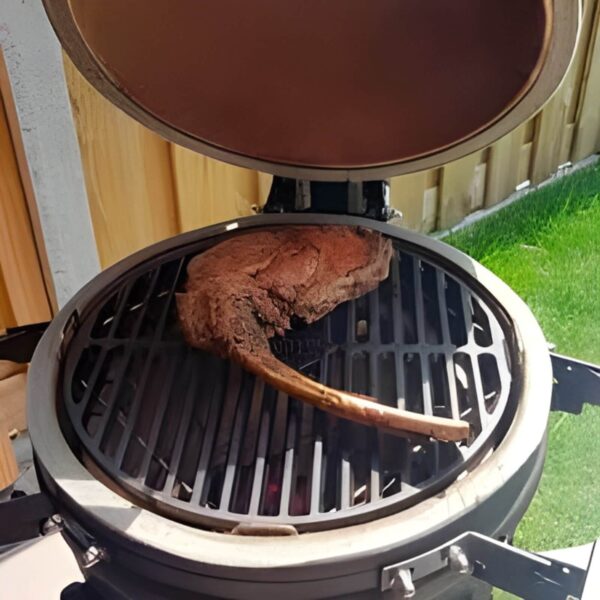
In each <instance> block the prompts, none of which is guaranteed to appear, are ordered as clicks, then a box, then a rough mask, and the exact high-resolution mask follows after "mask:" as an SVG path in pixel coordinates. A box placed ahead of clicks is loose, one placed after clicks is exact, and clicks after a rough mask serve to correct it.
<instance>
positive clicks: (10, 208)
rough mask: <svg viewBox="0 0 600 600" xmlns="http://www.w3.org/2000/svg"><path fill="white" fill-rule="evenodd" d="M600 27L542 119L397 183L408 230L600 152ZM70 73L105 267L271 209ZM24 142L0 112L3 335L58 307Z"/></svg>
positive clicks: (592, 6)
mask: <svg viewBox="0 0 600 600" xmlns="http://www.w3.org/2000/svg"><path fill="white" fill-rule="evenodd" d="M599 24H600V0H589V1H587V2H585V6H584V16H583V25H582V30H581V36H580V40H579V46H578V50H577V53H576V56H575V58H574V61H573V64H572V66H571V68H570V70H569V72H568V74H567V76H566V78H565V80H564V82H563V84H562V85H561V87H560V89H559V90H558V91H557V93H556V94H555V95H554V97H553V98H552V99H551V100H550V102H549V103H548V104H547V105H546V106H545V107H544V109H543V111H541V112H540V113H539V114H538V115H537V116H535V117H534V118H532V119H531V120H530V121H528V122H527V123H524V124H523V125H521V126H520V127H519V128H517V129H516V130H515V131H513V132H512V133H510V134H509V135H507V136H505V137H504V138H502V139H501V140H499V141H498V142H496V143H495V144H493V145H492V146H491V147H489V148H486V149H484V150H482V151H479V152H476V153H474V154H472V155H470V156H467V157H464V158H462V159H460V160H458V161H455V162H452V163H449V164H446V165H444V166H443V167H440V168H437V169H432V170H429V171H423V172H419V173H415V174H411V175H405V176H402V177H397V178H395V179H393V180H392V186H391V200H392V204H393V205H394V206H395V207H396V208H399V209H400V210H401V211H402V212H403V214H404V223H405V225H406V226H407V227H409V228H412V229H416V230H419V231H423V232H429V231H432V230H434V229H444V228H448V227H450V226H452V225H454V224H455V223H457V222H458V221H460V220H461V219H462V218H463V217H465V216H466V215H467V214H469V213H471V212H473V211H475V210H478V209H480V208H482V207H487V206H492V205H493V204H495V203H497V202H499V201H500V200H502V199H504V198H506V197H507V196H508V195H510V194H511V193H512V192H513V191H514V189H515V187H516V186H517V185H518V184H519V183H521V182H523V181H525V180H530V181H531V182H532V183H533V184H535V183H537V182H540V181H542V180H544V179H545V178H547V177H548V176H549V175H550V174H551V173H552V172H554V171H555V170H556V168H557V167H558V166H559V165H561V164H563V163H565V162H567V161H573V162H575V161H577V160H580V159H582V158H585V157H586V156H589V155H590V154H593V153H594V152H597V151H598V150H600V33H599ZM65 69H66V76H67V82H68V86H69V91H70V95H71V102H72V107H73V115H74V118H75V123H76V127H77V133H78V138H79V142H80V147H81V154H82V160H83V165H84V171H85V176H86V184H87V190H88V197H89V203H90V209H91V214H92V220H93V225H94V230H95V235H96V241H97V245H98V250H99V255H100V260H101V263H102V265H103V266H108V265H110V264H112V263H114V262H115V261H117V260H119V259H120V258H122V257H123V256H126V255H127V254H130V253H131V252H133V251H135V250H137V249H139V248H141V247H143V246H147V245H148V244H151V243H153V242H155V241H157V240H160V239H163V238H165V237H168V236H172V235H175V234H177V233H178V232H181V231H186V230H190V229H194V228H197V227H202V226H206V225H209V224H212V223H215V222H218V221H223V220H226V219H230V218H235V217H239V216H244V215H251V214H253V213H254V212H255V211H256V210H257V209H258V208H259V207H260V205H261V204H262V203H263V202H264V200H265V198H266V194H267V192H268V189H269V185H270V177H269V176H267V175H264V174H259V173H256V172H254V171H249V170H246V169H241V168H237V167H233V166H230V165H226V164H223V163H220V162H217V161H215V160H212V159H209V158H206V157H204V156H200V155H197V154H194V153H193V152H191V151H189V150H186V149H184V148H181V147H178V146H176V145H174V144H171V143H169V142H166V141H164V140H163V139H161V138H159V137H158V136H156V135H155V134H153V133H152V132H150V131H149V130H147V129H145V128H144V127H142V126H141V125H139V124H137V123H136V122H135V121H133V120H132V119H131V118H129V117H128V116H126V115H125V114H124V113H122V112H120V111H119V110H118V109H116V108H115V107H113V106H112V105H111V104H110V103H109V102H108V101H107V100H105V99H104V98H103V97H101V96H100V95H99V94H98V93H97V92H96V91H95V90H94V89H92V88H91V87H90V85H89V84H88V83H87V82H86V81H85V80H83V78H82V77H81V75H79V73H78V72H77V71H76V70H75V68H74V67H73V66H72V65H71V64H70V62H69V61H68V59H65ZM13 138H14V135H13ZM14 141H15V140H14V139H13V141H12V142H11V138H10V135H9V133H8V128H7V127H6V114H5V113H4V112H0V328H2V327H3V326H7V325H11V324H15V323H24V322H27V321H32V320H39V318H40V317H43V316H45V315H47V314H48V312H49V310H50V308H49V307H50V306H51V303H50V304H49V301H48V298H47V297H46V294H45V292H44V290H43V281H44V280H43V277H42V271H43V269H42V266H43V264H44V260H43V257H37V256H36V246H35V236H34V234H33V233H32V231H33V229H32V227H31V225H30V224H29V222H28V220H27V214H28V213H27V204H26V201H25V198H24V195H23V189H22V188H23V186H22V184H21V183H20V181H19V177H18V169H17V161H16V160H15V158H14V156H12V154H11V144H13V145H16V146H18V144H15V143H13V142H14ZM34 229H35V228H34Z"/></svg>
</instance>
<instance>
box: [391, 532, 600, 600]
mask: <svg viewBox="0 0 600 600" xmlns="http://www.w3.org/2000/svg"><path fill="white" fill-rule="evenodd" d="M594 549H595V545H594V548H592V552H591V554H590V561H589V563H588V568H587V569H582V568H581V567H578V566H575V565H572V564H570V563H566V562H562V561H560V560H555V559H550V558H548V557H546V556H541V555H538V554H534V553H533V552H526V551H524V550H520V549H519V548H514V547H513V546H510V545H509V544H508V543H506V542H499V541H498V540H495V539H493V538H490V537H487V536H485V535H482V534H480V533H476V532H474V531H468V532H466V533H463V534H462V535H460V536H458V537H456V538H454V539H453V540H450V541H449V542H447V543H446V544H444V545H442V546H439V547H437V548H435V549H433V550H430V551H429V552H426V553H424V554H421V555H420V556H417V557H415V558H412V559H409V560H406V561H403V562H401V563H397V564H395V565H390V566H387V567H384V568H383V570H382V572H381V591H382V592H385V591H389V590H394V591H396V592H397V593H398V594H399V597H400V598H412V597H413V596H414V595H415V594H416V587H415V583H418V581H419V580H420V579H422V578H424V577H426V576H428V575H431V574H432V573H436V572H438V571H442V570H451V571H454V572H455V573H457V574H459V575H463V576H465V577H475V578H476V579H479V580H480V581H484V582H485V583H488V584H490V585H492V586H494V587H497V588H500V589H502V590H504V591H506V592H509V593H511V594H515V595H516V596H518V597H519V598H527V599H528V600H538V599H539V600H565V598H567V597H569V598H573V599H574V600H575V599H577V598H583V597H584V596H582V594H583V593H584V588H585V585H586V579H587V578H588V573H590V571H591V568H590V567H592V562H593V557H594V554H595V552H594ZM599 554H600V551H599ZM585 591H587V590H585Z"/></svg>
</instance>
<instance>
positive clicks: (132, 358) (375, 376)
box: [63, 241, 512, 531]
mask: <svg viewBox="0 0 600 600" xmlns="http://www.w3.org/2000/svg"><path fill="white" fill-rule="evenodd" d="M394 244H395V254H394V259H393V262H392V265H391V273H390V276H389V278H388V279H387V280H386V281H384V282H383V283H382V284H381V285H380V286H379V288H378V289H377V290H375V291H374V292H372V293H370V294H368V295H367V296H364V297H362V298H359V299H358V300H356V301H353V302H348V303H346V304H344V305H342V306H339V307H338V308H337V309H336V310H335V311H333V312H332V313H331V314H330V315H328V316H327V317H325V318H324V319H322V320H321V321H320V322H318V323H315V324H313V325H311V326H305V327H304V328H300V329H298V331H294V332H292V333H290V334H289V335H288V336H286V337H285V338H278V339H274V340H273V341H272V348H273V351H274V352H275V353H276V354H278V355H279V356H280V357H281V358H282V359H283V360H285V361H287V362H288V363H289V364H291V365H292V366H294V367H296V368H301V369H302V370H303V371H304V372H306V373H307V374H309V375H310V376H312V377H314V378H316V379H319V380H320V381H322V382H327V384H329V385H331V386H334V387H338V388H343V389H347V390H353V391H355V392H359V393H363V394H370V395H372V396H375V397H377V398H378V399H379V400H380V401H381V402H382V403H386V404H389V405H396V406H399V407H402V408H406V409H408V410H412V411H417V412H421V413H425V414H434V415H440V416H445V417H451V418H454V419H458V418H462V419H465V420H467V421H468V422H469V423H470V424H471V426H472V431H473V437H472V439H471V440H470V441H469V443H439V442H435V441H432V440H430V439H427V438H419V437H413V438H411V439H405V438H401V437H397V436H394V435H391V434H388V433H384V432H381V431H377V430H376V429H373V428H368V427H364V426H360V425H357V424H354V423H352V422H349V421H345V420H342V419H338V418H336V417H333V416H331V415H329V414H326V413H324V412H322V411H320V410H317V409H314V408H313V407H312V406H310V405H307V404H305V403H302V402H299V401H298V400H296V399H294V398H288V397H287V396H286V395H285V394H283V393H281V392H277V391H276V390H273V389H271V388H270V387H268V386H266V385H264V383H263V382H262V381H261V380H259V379H257V378H255V377H254V376H253V375H250V374H248V373H246V372H244V371H242V370H241V369H240V367H239V366H237V365H236V364H232V363H229V362H228V361H225V360H221V359H219V358H217V357H215V356H212V355H210V354H207V353H203V352H200V351H198V350H194V349H192V348H189V347H187V346H186V344H185V343H184V342H183V339H182V337H181V334H180V332H179V328H178V324H177V315H176V310H175V302H174V295H175V293H176V291H177V290H178V289H180V287H181V285H182V284H183V281H184V278H185V266H186V264H187V261H188V260H189V258H190V257H191V256H192V255H193V254H195V252H190V254H189V255H186V256H183V257H181V252H179V257H177V258H175V259H173V255H172V254H171V255H168V256H165V257H164V260H163V262H162V263H161V264H159V265H158V266H156V263H154V265H153V267H152V268H147V269H146V270H145V271H144V272H142V274H141V275H138V276H136V277H135V278H131V279H129V280H126V281H124V282H123V281H121V282H120V283H119V284H118V286H117V288H116V289H113V291H112V292H110V294H111V295H110V297H108V299H107V300H106V296H105V301H103V302H99V303H98V304H97V305H96V307H95V308H93V309H92V310H91V311H89V312H88V314H87V315H85V316H84V317H82V319H81V324H80V327H79V329H78V331H77V332H76V333H75V334H74V337H73V339H72V340H71V341H70V344H69V346H68V349H67V354H66V362H65V370H64V375H63V377H64V378H63V384H64V385H63V404H64V408H66V415H67V417H68V419H67V421H68V427H69V429H70V431H71V433H73V432H74V433H75V436H73V435H70V436H67V439H70V440H73V439H76V442H72V443H73V444H74V445H75V446H77V450H78V451H79V452H80V453H81V454H80V455H82V456H83V455H85V456H87V457H89V458H91V459H92V460H93V461H94V462H95V463H97V464H98V465H99V466H100V467H101V469H102V470H103V471H104V473H105V474H106V475H108V476H109V477H110V478H111V479H112V480H113V481H114V482H115V484H116V485H117V486H119V487H121V488H123V489H124V490H126V492H128V493H129V494H131V495H133V496H135V498H136V499H137V500H138V501H139V502H140V504H142V505H144V506H146V507H148V508H150V509H152V510H155V511H157V512H160V513H162V514H165V515H167V516H169V517H171V518H175V519H177V520H180V521H184V522H188V523H191V524H195V525H199V526H202V527H207V528H211V529H223V530H230V529H232V528H234V527H235V526H236V525H237V524H239V523H245V524H260V523H269V524H286V525H293V526H294V527H296V529H297V530H298V531H310V530H318V529H326V528H332V527H337V526H341V525H346V524H350V523H355V522H360V521H365V520H368V519H372V518H375V517H376V516H381V515H383V514H388V513H390V512H395V511H398V510H401V509H403V508H406V507H407V506H410V505H412V504H415V503H416V502H419V501H420V500H422V499H423V498H425V497H427V496H430V495H432V494H434V493H437V492H439V491H440V490H441V489H443V488H444V487H445V486H447V485H448V484H449V483H450V482H451V481H453V480H454V479H455V478H456V477H460V476H461V473H463V472H464V471H465V470H466V469H467V468H469V467H470V466H471V465H472V464H473V463H474V461H476V460H480V459H481V458H482V457H483V456H484V455H485V454H486V453H487V452H489V451H491V450H492V449H493V446H494V444H495V443H497V441H498V439H499V437H500V436H501V435H502V433H503V431H502V428H503V425H502V423H504V419H502V416H503V414H504V413H505V409H506V407H507V404H508V401H509V394H510V389H511V381H512V375H511V366H510V362H511V361H510V358H509V352H508V343H507V336H506V335H505V334H504V331H503V327H502V326H501V324H500V320H499V319H498V318H497V317H496V314H497V311H496V312H495V309H494V310H492V308H491V305H490V304H488V303H486V302H484V301H483V300H482V298H481V297H479V296H478V295H477V294H476V293H475V292H474V291H473V290H472V289H470V287H468V286H467V284H466V283H464V282H462V281H460V280H459V278H458V276H457V275H452V274H451V273H449V272H447V271H446V270H445V269H444V268H442V267H441V266H439V265H436V264H434V260H435V259H434V258H433V257H425V256H421V255H420V254H418V253H417V252H416V251H415V250H414V249H413V248H412V247H409V246H407V245H403V244H402V243H400V242H399V241H395V242H394ZM188 251H189V250H188ZM138 272H139V271H138ZM63 422H65V420H64V419H63Z"/></svg>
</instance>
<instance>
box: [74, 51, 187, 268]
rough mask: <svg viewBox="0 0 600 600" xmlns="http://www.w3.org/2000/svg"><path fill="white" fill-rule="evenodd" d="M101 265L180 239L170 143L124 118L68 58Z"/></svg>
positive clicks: (78, 133) (76, 123) (125, 116)
mask: <svg viewBox="0 0 600 600" xmlns="http://www.w3.org/2000/svg"><path fill="white" fill-rule="evenodd" d="M65 74H66V77H67V83H68V86H69V93H70V96H71V103H72V106H73V117H74V119H75V125H76V128H77V135H78V138H79V145H80V148H81V158H82V161H83V166H84V172H85V176H86V187H87V191H88V197H89V202H90V210H91V214H92V221H93V224H94V232H95V235H96V241H97V244H98V251H99V254H100V261H101V263H102V265H103V266H107V265H109V264H111V263H113V262H115V261H117V260H119V259H120V258H122V257H124V256H127V255H128V254H131V253H132V252H134V251H135V250H138V249H139V248H143V247H144V246H148V245H149V244H151V243H153V242H155V241H157V240H160V239H163V238H165V237H168V236H172V235H174V234H175V233H177V229H178V228H177V218H176V206H175V190H174V185H173V177H172V171H171V160H170V156H169V143H168V142H166V141H164V140H163V139H161V138H160V137H158V136H157V135H156V134H154V133H152V132H151V131H150V130H149V129H147V128H145V127H143V126H142V125H140V124H138V123H137V122H136V121H134V120H133V119H131V118H130V117H128V116H127V115H125V113H123V112H121V111H120V110H119V109H117V108H116V107H115V106H113V105H112V104H111V103H110V102H109V101H108V100H106V99H105V98H104V97H103V96H101V95H100V94H99V93H98V92H97V91H96V90H95V89H93V88H92V87H91V85H90V84H89V83H88V82H87V81H85V80H84V79H83V77H82V75H80V73H79V72H78V71H77V69H76V68H75V67H74V65H73V64H72V63H71V61H70V60H69V59H68V58H66V57H65Z"/></svg>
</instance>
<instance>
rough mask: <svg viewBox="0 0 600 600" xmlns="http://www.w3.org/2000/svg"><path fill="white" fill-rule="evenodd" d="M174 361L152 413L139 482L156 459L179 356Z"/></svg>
mask: <svg viewBox="0 0 600 600" xmlns="http://www.w3.org/2000/svg"><path fill="white" fill-rule="evenodd" d="M173 358H174V360H171V361H170V365H169V367H168V369H169V370H168V374H167V377H166V378H165V381H164V384H163V387H162V390H161V393H160V395H159V399H158V404H157V407H156V411H155V413H154V418H153V420H152V428H151V429H150V435H149V436H148V443H147V444H146V448H145V451H144V458H143V459H142V464H141V467H140V472H139V475H138V479H139V480H140V481H145V480H146V477H147V475H148V469H149V468H150V461H151V460H152V458H153V457H154V458H156V456H155V452H156V443H157V442H158V434H159V433H160V430H161V429H162V427H163V421H164V417H165V411H166V409H167V403H168V402H169V399H170V392H171V390H172V388H173V383H174V381H175V373H176V371H177V368H176V367H177V366H178V364H179V360H177V359H178V358H179V356H177V355H176V356H175V357H173Z"/></svg>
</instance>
